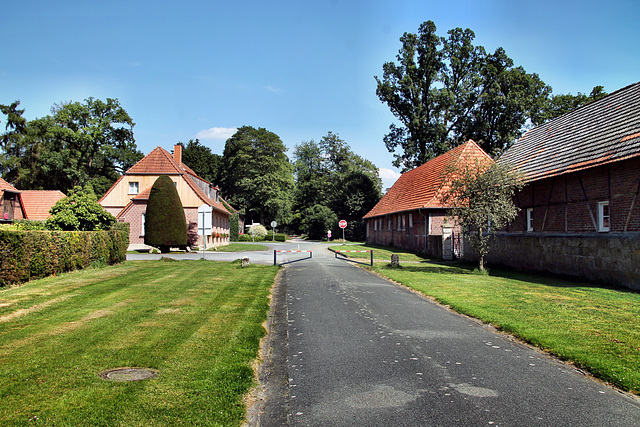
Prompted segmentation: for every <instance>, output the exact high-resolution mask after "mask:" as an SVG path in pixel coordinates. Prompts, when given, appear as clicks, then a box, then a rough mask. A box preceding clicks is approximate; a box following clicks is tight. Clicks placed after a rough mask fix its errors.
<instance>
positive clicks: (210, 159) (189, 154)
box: [180, 139, 222, 185]
mask: <svg viewBox="0 0 640 427" xmlns="http://www.w3.org/2000/svg"><path fill="white" fill-rule="evenodd" d="M180 144H181V145H182V146H183V147H184V149H183V150H182V162H183V163H184V164H185V165H187V166H189V167H190V168H191V169H192V170H193V171H194V172H195V173H196V174H197V175H198V176H199V177H200V178H204V179H206V180H207V181H209V182H210V183H212V184H214V185H217V184H219V180H220V175H221V174H220V168H221V164H222V156H219V155H218V154H215V153H212V152H211V149H210V148H209V147H207V146H204V145H202V144H201V143H200V140H198V139H196V140H195V141H194V140H193V139H190V140H189V142H187V144H186V145H185V144H184V143H182V142H180Z"/></svg>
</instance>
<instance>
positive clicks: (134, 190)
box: [129, 181, 140, 194]
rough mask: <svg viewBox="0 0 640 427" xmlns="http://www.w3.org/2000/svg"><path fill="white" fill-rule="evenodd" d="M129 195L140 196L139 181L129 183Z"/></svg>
mask: <svg viewBox="0 0 640 427" xmlns="http://www.w3.org/2000/svg"><path fill="white" fill-rule="evenodd" d="M129 194H140V183H139V182H138V181H130V182H129Z"/></svg>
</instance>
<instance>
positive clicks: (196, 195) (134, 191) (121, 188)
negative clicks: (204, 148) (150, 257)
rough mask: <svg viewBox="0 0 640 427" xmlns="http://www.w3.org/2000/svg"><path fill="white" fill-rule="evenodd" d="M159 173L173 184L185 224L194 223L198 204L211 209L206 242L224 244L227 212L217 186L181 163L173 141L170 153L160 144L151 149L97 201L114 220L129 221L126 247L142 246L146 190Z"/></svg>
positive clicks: (227, 238) (227, 227)
mask: <svg viewBox="0 0 640 427" xmlns="http://www.w3.org/2000/svg"><path fill="white" fill-rule="evenodd" d="M161 175H168V176H169V178H171V180H172V181H173V182H174V184H175V185H176V189H177V190H178V194H179V195H180V201H181V202H182V206H183V208H184V213H185V217H186V219H187V224H189V223H196V224H197V223H198V208H199V207H200V206H202V205H207V206H210V207H211V208H212V219H211V224H212V225H213V228H212V234H210V235H207V236H206V245H207V246H220V245H224V244H228V242H229V218H230V216H231V212H230V211H229V210H228V209H227V208H226V207H225V205H224V204H223V201H222V198H221V197H220V195H219V191H218V188H217V187H215V186H213V185H212V184H211V183H210V182H208V181H206V180H204V179H202V178H200V177H199V176H198V175H196V173H195V172H194V171H193V170H191V168H189V167H188V166H187V165H185V164H184V163H182V145H179V144H177V145H175V146H174V150H173V153H169V152H168V151H167V150H165V149H164V148H162V147H156V148H155V149H153V150H152V151H151V152H150V153H149V154H147V155H146V156H145V157H144V158H143V159H141V160H140V161H139V162H138V163H136V164H135V165H133V166H132V167H131V168H130V169H129V170H127V171H126V172H125V173H124V174H123V175H122V176H121V177H120V178H119V179H118V181H116V183H115V184H114V185H113V186H112V187H111V188H110V189H109V190H108V191H107V192H106V193H105V194H104V196H102V198H101V199H100V200H99V203H100V204H101V205H102V207H104V208H105V209H106V210H107V211H108V212H110V213H111V214H112V215H114V216H115V217H116V218H117V219H118V221H120V222H128V223H129V225H130V235H129V245H130V248H132V249H138V248H143V247H144V221H145V213H146V210H147V202H148V200H149V192H150V191H151V187H152V186H153V183H154V182H155V181H156V179H158V177H160V176H161ZM227 206H228V204H227ZM203 243H204V240H203V239H202V236H198V244H203Z"/></svg>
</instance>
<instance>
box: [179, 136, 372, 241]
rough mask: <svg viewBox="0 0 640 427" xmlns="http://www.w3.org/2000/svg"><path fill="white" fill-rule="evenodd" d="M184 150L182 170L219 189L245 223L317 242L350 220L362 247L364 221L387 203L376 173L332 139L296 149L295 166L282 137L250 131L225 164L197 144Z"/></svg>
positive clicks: (230, 146) (228, 151) (234, 140)
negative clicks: (342, 221)
mask: <svg viewBox="0 0 640 427" xmlns="http://www.w3.org/2000/svg"><path fill="white" fill-rule="evenodd" d="M182 145H183V147H184V148H183V152H182V159H183V162H184V163H185V164H186V165H187V166H189V167H190V168H191V169H193V170H194V172H196V173H197V174H198V175H200V176H201V177H203V178H205V179H207V180H209V181H210V182H213V183H219V184H220V187H221V191H222V193H223V196H224V197H225V198H226V199H227V200H228V201H229V203H231V204H232V205H233V206H234V207H236V208H237V209H239V210H240V211H241V213H242V214H243V215H244V216H245V220H246V221H247V222H248V223H252V222H259V223H261V224H269V223H270V222H271V221H274V220H275V221H276V222H277V223H278V224H281V225H282V226H284V228H285V229H286V230H287V231H289V232H291V233H305V234H308V235H309V236H310V237H312V238H315V239H319V238H321V237H322V236H324V235H326V233H327V231H328V230H333V231H337V229H338V226H337V224H338V220H339V219H345V220H347V221H348V222H349V224H350V226H349V228H348V230H347V235H348V237H349V238H351V239H364V237H365V235H366V231H365V226H364V222H363V220H362V217H363V216H364V215H365V214H366V213H367V212H368V211H369V210H371V208H373V206H374V205H375V204H376V203H377V202H378V200H379V199H380V197H381V195H382V191H381V190H382V181H381V180H380V178H379V176H378V168H377V167H376V166H375V165H374V164H373V163H371V162H370V161H368V160H366V159H364V158H362V157H361V156H359V155H357V154H355V153H354V152H353V151H352V150H351V148H350V147H349V145H348V144H347V143H346V142H345V141H344V140H342V139H341V138H340V137H339V136H338V135H337V134H334V133H332V132H329V133H328V134H327V135H326V136H324V137H322V139H321V140H320V142H318V143H316V142H315V141H313V140H311V141H303V142H301V143H300V144H298V145H296V147H295V149H294V151H293V159H291V160H290V159H289V158H288V157H287V155H286V151H287V149H286V147H285V146H284V144H283V142H282V140H281V139H280V137H278V135H276V134H275V133H273V132H270V131H268V130H266V129H264V128H254V127H251V126H243V127H241V128H240V129H238V131H237V132H236V133H235V134H234V135H233V136H232V137H231V138H229V139H228V140H227V142H226V144H225V148H224V152H223V154H222V156H219V155H217V154H214V153H212V152H211V150H210V149H209V148H208V147H206V146H203V145H202V144H201V143H200V141H198V140H195V141H194V140H190V141H189V142H187V143H186V144H184V143H183V144H182Z"/></svg>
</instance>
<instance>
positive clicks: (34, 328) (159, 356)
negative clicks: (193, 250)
mask: <svg viewBox="0 0 640 427" xmlns="http://www.w3.org/2000/svg"><path fill="white" fill-rule="evenodd" d="M276 274H277V268H276V267H269V266H256V265H252V266H250V267H248V268H240V266H239V264H238V263H216V262H211V261H181V262H162V261H142V262H141V261H137V262H135V261H129V262H126V263H123V264H121V265H118V266H113V267H107V268H103V269H93V270H84V271H79V272H74V273H69V274H64V275H61V276H59V277H50V278H46V279H42V280H37V281H33V282H30V283H27V284H25V285H23V286H21V287H18V288H13V289H7V290H3V291H1V292H0V402H2V404H1V405H0V425H34V424H37V423H40V424H45V425H75V426H85V425H86V426H99V425H105V426H107V425H108V426H112V425H120V426H138V425H213V426H218V425H240V424H241V423H242V421H243V419H244V416H245V405H244V401H243V398H244V396H245V394H246V393H247V392H248V391H249V389H250V388H251V387H252V386H253V385H254V382H255V381H254V373H253V369H252V367H251V365H250V364H251V362H252V361H253V360H255V358H256V357H257V354H258V347H259V341H260V339H261V337H262V336H263V335H264V333H265V330H264V328H263V327H262V323H263V322H264V320H265V319H266V316H267V310H268V307H269V298H268V295H269V291H270V288H271V286H272V285H273V281H274V277H275V275H276ZM118 367H144V368H151V369H154V370H156V371H158V373H159V376H158V377H157V378H155V379H150V380H144V381H137V382H112V381H105V380H103V379H101V378H100V377H99V374H100V373H101V372H103V371H105V370H108V369H113V368H118Z"/></svg>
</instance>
